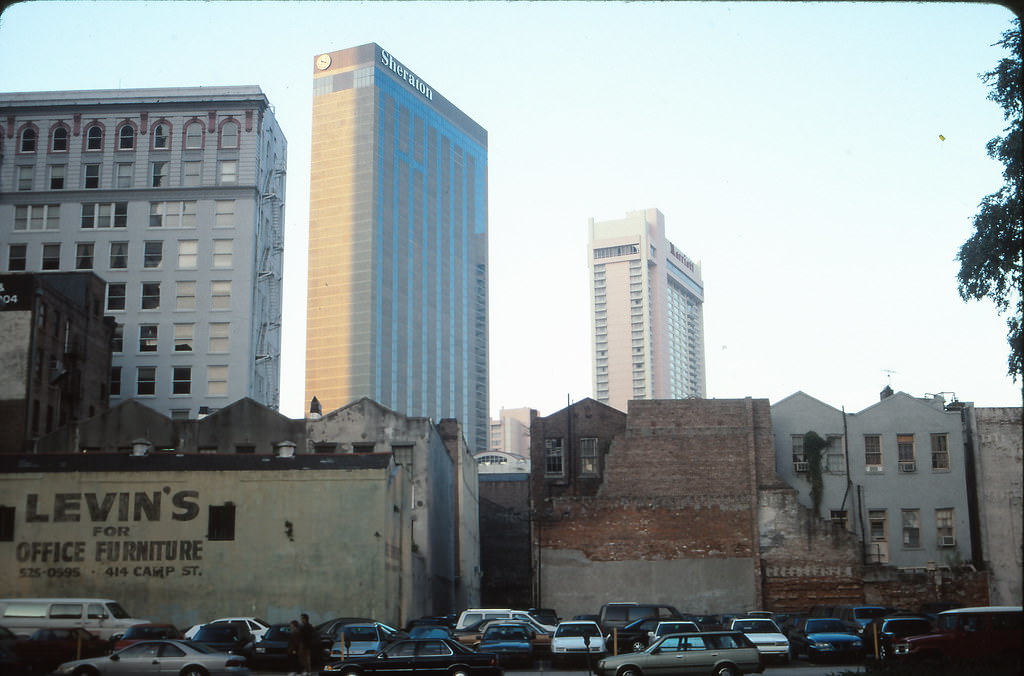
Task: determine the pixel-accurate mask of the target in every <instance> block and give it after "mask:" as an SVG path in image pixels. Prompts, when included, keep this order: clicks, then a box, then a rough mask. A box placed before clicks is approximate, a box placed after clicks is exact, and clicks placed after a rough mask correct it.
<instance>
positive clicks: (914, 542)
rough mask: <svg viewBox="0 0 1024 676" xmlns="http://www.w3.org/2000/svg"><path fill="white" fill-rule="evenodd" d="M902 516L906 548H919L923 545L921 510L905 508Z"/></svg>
mask: <svg viewBox="0 0 1024 676" xmlns="http://www.w3.org/2000/svg"><path fill="white" fill-rule="evenodd" d="M902 517H903V546H904V548H907V549H917V548H919V547H920V546H921V510H918V509H904V510H903V511H902Z"/></svg>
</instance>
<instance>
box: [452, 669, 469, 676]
mask: <svg viewBox="0 0 1024 676" xmlns="http://www.w3.org/2000/svg"><path fill="white" fill-rule="evenodd" d="M449 676H469V669H467V668H466V667H455V668H454V669H452V670H451V671H450V672H449Z"/></svg>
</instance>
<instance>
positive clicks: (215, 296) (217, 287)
mask: <svg viewBox="0 0 1024 676" xmlns="http://www.w3.org/2000/svg"><path fill="white" fill-rule="evenodd" d="M210 309H211V310H230V309H231V280H218V281H214V282H210Z"/></svg>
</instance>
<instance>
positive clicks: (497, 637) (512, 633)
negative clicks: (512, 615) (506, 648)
mask: <svg viewBox="0 0 1024 676" xmlns="http://www.w3.org/2000/svg"><path fill="white" fill-rule="evenodd" d="M483 640H485V641H529V640H530V637H529V636H527V635H526V632H525V631H524V630H523V629H521V628H520V627H491V628H490V629H488V630H487V633H485V634H484V639H483Z"/></svg>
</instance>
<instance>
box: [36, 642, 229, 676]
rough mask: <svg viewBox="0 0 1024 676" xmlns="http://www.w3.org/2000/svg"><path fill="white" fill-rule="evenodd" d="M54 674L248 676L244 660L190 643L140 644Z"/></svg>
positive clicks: (69, 665)
mask: <svg viewBox="0 0 1024 676" xmlns="http://www.w3.org/2000/svg"><path fill="white" fill-rule="evenodd" d="M54 673H55V674H71V675H72V676H115V675H116V676H148V675H149V674H173V675H174V676H249V667H248V666H247V665H246V661H245V658H244V657H241V656H240V655H231V654H228V653H223V652H218V651H216V650H213V649H212V648H209V647H207V646H205V645H203V644H201V643H191V642H189V641H180V640H165V641H139V642H138V643H133V644H132V645H130V646H128V647H127V648H125V649H124V650H119V651H118V652H115V653H113V654H110V655H106V656H104V657H92V658H89V659H85V660H74V661H72V662H65V663H64V664H61V665H60V666H59V667H57V670H56V671H55V672H54Z"/></svg>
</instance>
